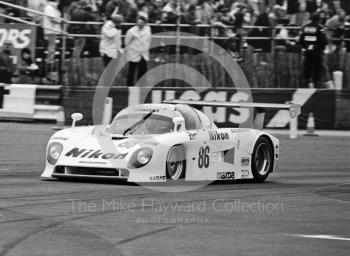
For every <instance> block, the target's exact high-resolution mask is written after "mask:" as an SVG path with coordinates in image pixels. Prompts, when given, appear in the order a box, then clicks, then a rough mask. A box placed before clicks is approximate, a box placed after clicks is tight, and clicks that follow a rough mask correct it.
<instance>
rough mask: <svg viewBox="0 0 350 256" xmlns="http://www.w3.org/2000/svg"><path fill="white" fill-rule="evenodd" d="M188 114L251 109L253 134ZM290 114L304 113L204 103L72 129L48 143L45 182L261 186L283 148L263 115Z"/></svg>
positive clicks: (138, 111)
mask: <svg viewBox="0 0 350 256" xmlns="http://www.w3.org/2000/svg"><path fill="white" fill-rule="evenodd" d="M191 106H205V107H226V108H253V109H255V112H256V113H257V114H256V115H255V118H254V122H253V125H252V128H217V126H216V125H215V124H214V123H213V122H212V121H211V120H210V119H209V118H208V117H207V116H206V115H205V114H204V113H202V112H201V111H199V110H197V109H195V108H193V107H191ZM269 108H276V109H285V110H287V111H289V113H290V115H291V118H296V117H297V116H298V115H300V113H301V107H300V105H296V104H266V103H233V102H206V101H184V100H172V101H164V102H163V104H143V105H137V106H131V107H127V108H125V109H124V110H122V111H120V112H119V113H118V114H117V115H116V117H115V118H114V119H113V121H112V123H111V124H110V125H108V126H103V127H104V128H103V127H102V128H101V127H100V126H86V127H75V123H76V121H80V120H81V119H82V118H83V117H82V115H81V114H79V113H75V114H73V115H72V119H73V124H72V127H71V128H69V129H64V130H61V131H58V132H56V133H55V134H54V135H53V136H52V137H51V138H50V140H49V142H48V146H47V151H46V167H45V170H44V172H43V173H42V175H41V177H42V178H43V179H51V178H64V179H67V178H94V179H97V178H104V179H106V178H107V179H117V180H124V181H128V182H140V183H141V182H142V183H143V182H167V181H171V182H175V181H180V180H181V181H211V180H212V181H215V180H238V179H254V180H255V181H256V182H263V181H265V180H266V178H267V177H268V175H269V174H270V173H271V172H273V171H274V170H276V169H277V166H278V158H279V141H278V139H276V138H275V137H273V136H271V135H270V134H268V133H265V132H263V131H262V128H263V122H264V115H265V110H266V109H269Z"/></svg>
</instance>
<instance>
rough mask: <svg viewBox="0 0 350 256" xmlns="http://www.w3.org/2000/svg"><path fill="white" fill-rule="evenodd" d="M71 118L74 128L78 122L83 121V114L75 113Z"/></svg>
mask: <svg viewBox="0 0 350 256" xmlns="http://www.w3.org/2000/svg"><path fill="white" fill-rule="evenodd" d="M71 118H72V120H73V122H72V128H74V127H75V124H76V122H78V121H80V120H82V119H83V114H81V113H74V114H72V115H71Z"/></svg>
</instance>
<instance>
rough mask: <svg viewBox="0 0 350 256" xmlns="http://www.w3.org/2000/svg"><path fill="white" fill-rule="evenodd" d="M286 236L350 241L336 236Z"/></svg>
mask: <svg viewBox="0 0 350 256" xmlns="http://www.w3.org/2000/svg"><path fill="white" fill-rule="evenodd" d="M286 235H289V236H295V237H301V238H313V239H326V240H340V241H350V238H348V237H341V236H335V235H304V234H286Z"/></svg>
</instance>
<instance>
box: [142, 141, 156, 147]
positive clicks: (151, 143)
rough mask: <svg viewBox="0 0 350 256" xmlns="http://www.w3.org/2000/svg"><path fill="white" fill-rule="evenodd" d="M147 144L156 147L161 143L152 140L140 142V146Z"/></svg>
mask: <svg viewBox="0 0 350 256" xmlns="http://www.w3.org/2000/svg"><path fill="white" fill-rule="evenodd" d="M146 145H149V146H154V147H156V146H158V145H159V143H158V142H152V141H150V142H144V143H142V144H140V146H146Z"/></svg>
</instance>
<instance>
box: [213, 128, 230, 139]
mask: <svg viewBox="0 0 350 256" xmlns="http://www.w3.org/2000/svg"><path fill="white" fill-rule="evenodd" d="M209 138H210V140H228V139H229V138H230V136H229V135H228V133H227V132H218V131H215V130H211V131H209Z"/></svg>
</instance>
